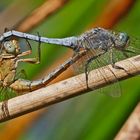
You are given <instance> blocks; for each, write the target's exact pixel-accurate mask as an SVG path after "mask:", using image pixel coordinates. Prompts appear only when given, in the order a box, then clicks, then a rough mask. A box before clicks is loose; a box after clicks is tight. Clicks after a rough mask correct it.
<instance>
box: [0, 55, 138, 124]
mask: <svg viewBox="0 0 140 140" xmlns="http://www.w3.org/2000/svg"><path fill="white" fill-rule="evenodd" d="M116 65H118V66H120V67H123V68H125V70H123V69H114V68H112V66H111V65H108V66H105V67H103V68H102V69H104V71H105V73H106V74H107V77H108V80H109V81H112V80H114V74H115V75H116V77H117V78H118V80H123V79H127V78H129V77H132V76H135V75H138V74H139V73H140V55H138V56H135V57H132V58H129V59H126V60H123V61H120V62H117V63H116ZM108 67H110V69H111V70H112V71H113V72H114V74H113V73H112V72H111V71H109V69H108ZM99 69H100V68H99ZM99 71H100V70H98V71H97V70H93V71H91V72H90V76H89V87H91V88H93V87H94V89H98V88H100V87H104V86H106V85H108V83H109V82H108V81H107V80H105V79H103V78H102V76H101V77H99V74H100V73H99V74H97V72H99ZM97 75H98V77H97ZM78 79H80V81H81V80H82V81H83V85H82V86H81V84H79V83H80V81H78ZM87 91H89V89H88V90H87V88H86V82H85V74H81V75H77V76H75V77H72V78H69V79H67V80H64V81H61V82H59V83H56V84H53V85H50V86H48V87H44V88H42V89H39V90H36V91H33V92H30V93H28V94H25V95H22V96H18V97H15V98H13V99H10V100H8V101H4V102H1V103H0V108H1V109H0V122H3V121H6V120H9V119H12V118H15V117H17V116H20V115H23V114H26V113H29V112H32V111H35V110H37V109H40V108H42V107H45V106H48V105H51V104H54V103H57V102H61V101H63V100H66V99H68V98H71V97H74V96H78V95H80V94H83V93H86V92H87Z"/></svg>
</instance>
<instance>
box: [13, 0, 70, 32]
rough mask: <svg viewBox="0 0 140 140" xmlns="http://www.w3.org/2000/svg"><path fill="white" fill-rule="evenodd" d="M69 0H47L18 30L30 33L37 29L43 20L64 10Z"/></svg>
mask: <svg viewBox="0 0 140 140" xmlns="http://www.w3.org/2000/svg"><path fill="white" fill-rule="evenodd" d="M66 2H68V0H47V1H46V2H45V3H44V4H42V5H41V6H40V7H39V8H37V9H35V10H34V11H33V12H32V14H31V15H29V17H27V18H26V19H25V20H24V21H23V22H21V24H20V25H18V27H17V29H16V30H19V31H23V32H25V31H29V30H30V29H32V28H34V27H36V26H37V25H38V24H39V23H41V22H42V21H43V20H45V19H47V18H48V16H50V15H52V14H53V13H55V12H56V11H57V10H58V9H60V8H62V7H63V6H64V4H65V3H66Z"/></svg>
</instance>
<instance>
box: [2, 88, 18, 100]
mask: <svg viewBox="0 0 140 140" xmlns="http://www.w3.org/2000/svg"><path fill="white" fill-rule="evenodd" d="M15 96H17V93H16V92H15V91H13V90H12V89H10V88H7V87H4V88H3V87H1V88H0V101H5V100H8V99H11V98H13V97H15Z"/></svg>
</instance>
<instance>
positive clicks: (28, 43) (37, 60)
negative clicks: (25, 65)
mask: <svg viewBox="0 0 140 140" xmlns="http://www.w3.org/2000/svg"><path fill="white" fill-rule="evenodd" d="M38 38H39V44H38V56H37V57H36V58H33V60H31V59H30V60H29V62H30V61H31V63H35V64H39V63H40V59H41V51H40V46H41V42H40V36H39V33H38ZM26 42H27V47H28V50H27V51H25V52H22V53H21V54H19V55H18V57H21V56H26V55H29V54H31V53H32V46H31V44H30V42H29V41H28V39H27V38H26ZM26 62H27V61H26Z"/></svg>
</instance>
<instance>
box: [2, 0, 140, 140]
mask: <svg viewBox="0 0 140 140" xmlns="http://www.w3.org/2000/svg"><path fill="white" fill-rule="evenodd" d="M44 2H45V1H43V0H40V1H39V0H38V1H37V0H34V1H33V0H30V1H27V0H24V1H23V0H7V1H4V0H1V4H0V11H1V13H0V23H1V27H0V31H1V33H2V31H3V30H4V28H5V27H9V28H14V27H16V26H17V25H18V23H22V20H23V19H24V18H25V17H26V16H27V15H29V14H30V13H31V11H33V10H34V9H36V8H37V7H39V6H40V5H42V4H43V3H44ZM110 2H112V3H113V0H112V1H111V0H100V1H98V0H69V2H68V3H66V4H65V5H64V6H63V7H62V8H61V9H60V10H59V11H57V12H56V13H55V14H53V15H52V16H50V17H49V18H47V19H46V20H44V21H43V22H41V23H40V24H38V25H37V26H36V27H35V28H34V29H32V30H30V33H33V34H36V33H37V32H39V33H40V35H41V36H47V37H53V38H55V37H59V38H61V37H67V36H72V35H78V34H80V33H82V32H84V31H85V30H86V29H87V28H88V27H89V26H90V27H91V24H92V25H93V24H94V23H96V21H97V20H98V18H99V17H100V15H101V13H102V12H103V9H106V7H107V5H108V3H110ZM114 3H115V0H114ZM126 3H127V0H126ZM139 7H140V1H138V0H137V1H135V3H134V5H133V6H132V7H131V8H129V9H128V11H127V13H126V14H125V16H122V18H120V19H118V20H117V21H116V23H115V24H113V25H112V26H113V27H112V29H113V30H117V31H123V32H127V33H128V34H130V35H132V36H136V37H139V35H140V26H139V25H140V24H139V21H140V14H139V13H140V10H139ZM10 10H12V11H13V12H9V11H10ZM112 14H115V13H112ZM106 18H107V20H108V21H110V19H109V18H110V17H106ZM28 32H29V31H28ZM33 45H34V46H35V45H37V44H35V43H34V44H33ZM36 48H37V47H33V50H34V53H33V55H36V51H37V50H36ZM41 48H42V51H41V52H42V57H41V64H40V65H29V64H23V63H22V64H21V66H22V67H23V68H24V69H26V72H27V75H28V77H29V79H32V78H33V77H34V76H36V75H37V74H38V75H39V74H40V73H41V72H42V70H43V69H46V68H49V67H50V66H51V65H52V64H54V63H55V62H56V61H57V60H58V59H59V58H61V59H62V56H63V55H64V54H66V53H67V52H68V51H69V50H68V49H66V48H64V47H60V46H55V45H48V44H42V47H41ZM64 61H65V60H64ZM139 81H140V78H139V76H137V77H134V78H131V79H128V80H125V81H122V82H121V88H122V96H121V97H119V98H112V97H109V96H106V95H102V94H98V93H96V92H90V93H88V94H84V95H81V96H79V97H75V98H72V99H69V100H67V101H64V102H61V103H58V104H55V105H53V106H50V107H48V108H47V110H44V111H43V112H42V113H40V114H39V115H38V116H36V118H35V119H34V121H30V122H29V121H28V123H27V124H26V126H27V127H25V129H22V132H19V131H15V137H14V138H12V137H11V139H14V140H15V139H18V140H65V139H67V140H111V139H113V138H114V137H115V136H116V134H117V133H118V131H119V130H120V128H121V127H122V125H123V124H124V122H125V121H126V119H127V118H128V116H129V115H130V113H131V112H132V111H133V109H134V107H135V106H136V105H137V103H138V102H139V97H140V94H139V91H140V87H139ZM11 122H12V121H9V122H5V123H2V124H1V129H0V130H1V132H0V135H1V133H4V132H5V131H4V130H5V128H7V127H6V126H7V125H8V124H10V123H11ZM14 123H15V126H16V125H19V127H20V124H18V123H16V119H15V120H14ZM20 123H22V122H20ZM15 126H12V127H13V128H14V127H15ZM7 129H8V128H7ZM9 131H12V130H9ZM17 133H19V135H17ZM5 138H6V137H5Z"/></svg>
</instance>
